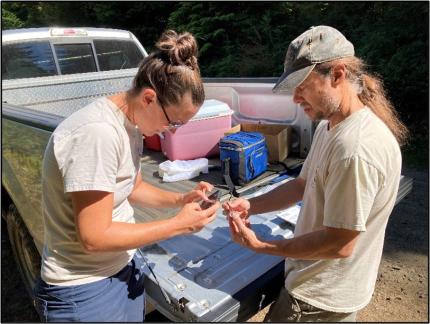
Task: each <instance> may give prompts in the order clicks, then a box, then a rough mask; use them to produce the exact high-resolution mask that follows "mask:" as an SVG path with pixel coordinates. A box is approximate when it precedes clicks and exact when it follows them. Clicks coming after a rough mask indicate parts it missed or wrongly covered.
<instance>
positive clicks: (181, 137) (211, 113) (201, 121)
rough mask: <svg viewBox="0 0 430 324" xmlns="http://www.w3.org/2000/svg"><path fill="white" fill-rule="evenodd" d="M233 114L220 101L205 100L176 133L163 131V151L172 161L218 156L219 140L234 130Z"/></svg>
mask: <svg viewBox="0 0 430 324" xmlns="http://www.w3.org/2000/svg"><path fill="white" fill-rule="evenodd" d="M232 114H233V111H232V110H231V109H230V107H229V106H228V105H227V104H226V103H224V102H221V101H218V100H214V99H210V100H205V102H204V103H203V105H202V107H200V109H199V112H198V113H197V114H196V115H195V116H194V117H193V118H192V119H191V120H190V121H189V122H188V123H187V124H185V125H184V126H182V127H180V128H178V129H177V130H176V132H175V133H174V134H173V133H171V132H169V131H167V132H164V139H161V149H162V152H163V153H164V155H166V156H167V158H168V159H169V160H171V161H174V160H193V159H197V158H203V157H210V156H214V155H217V154H219V145H218V143H219V140H220V138H222V137H223V136H224V132H226V131H227V130H229V129H230V128H231V115H232Z"/></svg>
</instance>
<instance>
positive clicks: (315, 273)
mask: <svg viewBox="0 0 430 324" xmlns="http://www.w3.org/2000/svg"><path fill="white" fill-rule="evenodd" d="M284 71H285V72H284V73H283V74H282V76H281V77H280V79H279V80H278V82H277V84H276V85H275V87H274V89H273V90H274V92H278V93H287V94H288V93H290V94H293V99H294V102H296V103H298V104H300V105H301V107H302V108H303V109H304V111H305V113H306V114H307V115H308V116H309V118H311V119H312V120H321V122H320V123H319V125H318V127H317V129H316V131H315V135H314V139H313V143H312V147H311V150H310V152H309V154H308V157H307V159H306V161H305V163H304V165H303V168H302V170H301V173H300V175H299V176H298V177H297V178H296V179H294V180H292V181H290V182H287V183H286V184H284V185H282V186H280V187H278V188H277V189H275V190H273V191H271V192H270V193H267V194H265V195H262V196H259V197H256V198H253V199H251V200H250V201H247V200H245V199H237V200H235V201H233V202H230V203H225V204H224V205H223V207H224V209H225V211H226V213H228V214H229V223H230V230H231V234H232V237H233V239H234V241H235V242H237V243H239V244H241V245H243V246H245V247H247V248H250V249H252V250H254V251H255V252H257V253H266V254H273V255H279V256H283V257H286V262H285V276H286V277H285V287H284V288H282V289H281V292H280V294H279V297H278V299H277V300H276V302H275V303H274V304H273V305H272V306H271V308H270V310H269V313H268V314H267V315H266V318H265V321H269V322H287V321H326V322H332V321H355V318H356V313H357V311H358V310H360V309H362V308H363V307H365V306H366V305H367V304H368V303H369V301H370V299H371V297H372V293H373V290H374V287H375V282H376V277H377V273H378V267H379V263H380V260H381V255H382V248H383V242H384V232H385V228H386V225H387V221H388V217H389V215H390V213H391V211H392V209H393V206H394V202H395V198H396V194H397V191H398V186H399V178H400V171H401V153H400V148H399V144H401V143H402V142H403V141H404V140H405V138H406V136H407V129H406V128H405V126H404V125H403V124H402V123H401V122H400V121H399V120H398V118H397V117H396V114H395V112H394V110H393V108H392V106H391V104H390V102H389V101H388V100H387V99H386V97H385V94H384V91H383V86H382V82H381V81H380V80H378V79H377V78H376V77H374V76H372V75H371V74H369V73H368V72H366V71H365V70H364V63H363V62H362V61H361V60H360V59H359V58H357V57H355V56H354V47H353V45H352V44H351V43H350V42H349V41H348V40H347V39H346V38H345V37H344V36H343V35H342V34H341V33H340V32H339V31H338V30H336V29H334V28H332V27H328V26H317V27H312V28H310V29H309V30H307V31H306V32H304V33H303V34H302V35H300V36H299V37H297V38H296V39H295V40H293V41H292V42H291V44H290V45H289V48H288V51H287V54H286V59H285V70H284ZM300 200H303V206H302V208H301V211H300V215H299V218H298V221H297V225H296V228H295V232H294V238H292V239H284V240H272V241H264V240H260V239H259V238H258V237H257V236H256V235H255V233H254V232H253V231H252V229H251V226H250V221H249V220H248V219H247V217H249V216H250V215H253V214H261V213H265V212H269V211H274V210H279V209H285V208H288V207H289V206H292V205H294V204H295V203H297V202H298V201H300Z"/></svg>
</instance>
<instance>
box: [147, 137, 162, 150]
mask: <svg viewBox="0 0 430 324" xmlns="http://www.w3.org/2000/svg"><path fill="white" fill-rule="evenodd" d="M144 142H145V148H147V149H148V150H152V151H158V152H160V151H161V142H160V136H158V134H155V135H152V136H148V137H145V140H144Z"/></svg>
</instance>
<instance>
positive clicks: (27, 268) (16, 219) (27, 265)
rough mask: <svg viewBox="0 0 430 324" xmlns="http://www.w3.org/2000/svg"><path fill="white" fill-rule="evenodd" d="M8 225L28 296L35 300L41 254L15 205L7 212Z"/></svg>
mask: <svg viewBox="0 0 430 324" xmlns="http://www.w3.org/2000/svg"><path fill="white" fill-rule="evenodd" d="M6 224H7V231H8V235H9V241H10V245H11V248H12V251H13V255H14V257H15V262H16V265H17V267H18V270H19V272H20V274H21V278H22V281H23V282H24V286H25V288H26V290H27V293H28V296H29V297H30V298H31V299H33V288H34V285H35V283H36V279H37V278H38V277H39V276H40V254H39V252H38V251H37V249H36V246H35V244H34V242H33V239H32V237H31V236H30V234H29V232H28V230H27V228H26V226H25V224H24V222H23V221H22V219H21V216H20V215H19V213H18V211H17V210H16V207H15V206H14V205H13V204H12V205H10V207H9V209H8V210H7V211H6Z"/></svg>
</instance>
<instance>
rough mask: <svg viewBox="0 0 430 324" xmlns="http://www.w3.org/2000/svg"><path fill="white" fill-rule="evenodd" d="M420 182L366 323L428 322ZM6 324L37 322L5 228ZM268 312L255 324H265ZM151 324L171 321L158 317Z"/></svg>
mask: <svg viewBox="0 0 430 324" xmlns="http://www.w3.org/2000/svg"><path fill="white" fill-rule="evenodd" d="M403 174H404V175H407V176H409V177H412V178H413V179H414V188H413V190H412V192H411V193H410V194H409V195H408V196H407V197H405V198H404V199H403V200H402V202H401V203H400V204H399V205H397V206H396V207H395V209H394V211H393V213H392V215H391V217H390V220H389V223H388V226H387V231H386V239H385V245H384V253H383V257H382V262H381V266H380V268H379V276H378V280H377V283H376V289H375V293H374V294H373V298H372V301H371V302H370V304H369V305H368V306H367V307H366V308H364V309H363V310H361V311H360V312H359V314H358V318H357V320H358V321H364V322H428V320H429V315H428V238H429V237H428V229H429V227H428V225H429V223H428V219H429V214H428V213H429V200H428V198H429V196H428V194H429V192H428V188H429V182H428V169H426V168H425V169H424V168H421V169H412V168H406V169H405V170H404V172H403ZM1 235H2V237H1V238H2V243H1V244H2V245H1V246H2V251H1V256H2V258H1V284H2V287H1V293H2V294H1V322H37V321H38V317H37V315H36V313H35V311H34V309H33V308H32V306H31V303H30V300H29V298H28V297H27V295H26V291H25V288H24V286H23V285H22V283H21V280H20V277H19V273H18V272H17V270H16V268H15V264H14V260H13V255H12V251H11V250H10V245H9V241H8V237H7V231H6V226H4V223H3V222H2V228H1ZM267 311H268V307H266V308H265V309H263V310H262V311H260V312H259V313H257V314H256V315H255V316H253V317H252V318H251V319H249V322H261V321H262V320H263V319H264V315H265V314H266V313H267ZM147 321H148V322H162V321H167V319H165V318H164V317H163V316H162V315H161V314H159V313H158V312H153V313H151V314H150V315H149V316H148V317H147Z"/></svg>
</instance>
